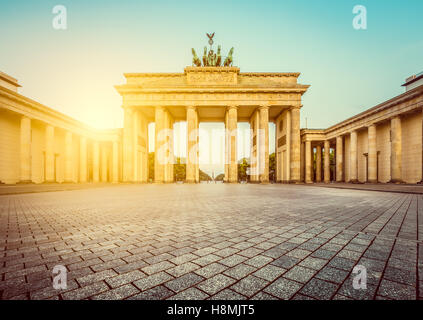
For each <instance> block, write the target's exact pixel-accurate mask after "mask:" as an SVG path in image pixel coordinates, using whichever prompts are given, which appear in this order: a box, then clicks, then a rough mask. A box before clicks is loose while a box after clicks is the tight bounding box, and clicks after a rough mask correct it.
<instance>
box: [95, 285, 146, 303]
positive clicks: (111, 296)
mask: <svg viewBox="0 0 423 320" xmlns="http://www.w3.org/2000/svg"><path fill="white" fill-rule="evenodd" d="M138 292H139V290H138V289H137V288H135V287H134V286H133V285H131V284H126V285H124V286H121V287H118V288H115V289H113V290H109V291H106V292H103V293H100V294H98V295H95V296H94V297H92V298H91V299H93V300H122V299H125V298H127V297H130V296H132V295H134V294H136V293H138Z"/></svg>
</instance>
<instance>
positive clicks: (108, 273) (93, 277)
mask: <svg viewBox="0 0 423 320" xmlns="http://www.w3.org/2000/svg"><path fill="white" fill-rule="evenodd" d="M116 275H117V273H116V272H114V271H113V270H105V271H100V272H96V273H93V274H89V275H86V276H83V277H81V278H77V279H76V281H78V283H79V284H80V285H81V286H82V287H83V286H86V285H89V284H91V283H94V282H98V281H101V280H104V279H107V278H111V277H114V276H116Z"/></svg>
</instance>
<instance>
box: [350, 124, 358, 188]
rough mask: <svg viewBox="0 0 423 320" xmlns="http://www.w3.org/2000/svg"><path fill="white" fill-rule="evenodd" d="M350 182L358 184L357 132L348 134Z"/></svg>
mask: <svg viewBox="0 0 423 320" xmlns="http://www.w3.org/2000/svg"><path fill="white" fill-rule="evenodd" d="M350 182H352V183H357V182H358V163H357V131H356V130H354V131H352V132H351V134H350Z"/></svg>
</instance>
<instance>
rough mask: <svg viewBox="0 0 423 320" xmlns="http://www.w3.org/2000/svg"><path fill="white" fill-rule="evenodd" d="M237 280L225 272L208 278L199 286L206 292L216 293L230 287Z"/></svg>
mask: <svg viewBox="0 0 423 320" xmlns="http://www.w3.org/2000/svg"><path fill="white" fill-rule="evenodd" d="M235 282H236V280H235V279H232V278H229V277H227V276H225V275H223V274H218V275H216V276H214V277H213V278H210V279H207V280H205V281H203V282H201V283H199V284H198V285H197V288H199V289H201V290H202V291H204V292H206V293H207V294H209V295H214V294H216V293H217V292H219V291H221V290H223V289H225V288H226V287H229V286H230V285H231V284H233V283H235Z"/></svg>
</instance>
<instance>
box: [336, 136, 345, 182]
mask: <svg viewBox="0 0 423 320" xmlns="http://www.w3.org/2000/svg"><path fill="white" fill-rule="evenodd" d="M343 140H344V139H343V137H342V136H339V137H336V182H342V181H343V180H344V151H343Z"/></svg>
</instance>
